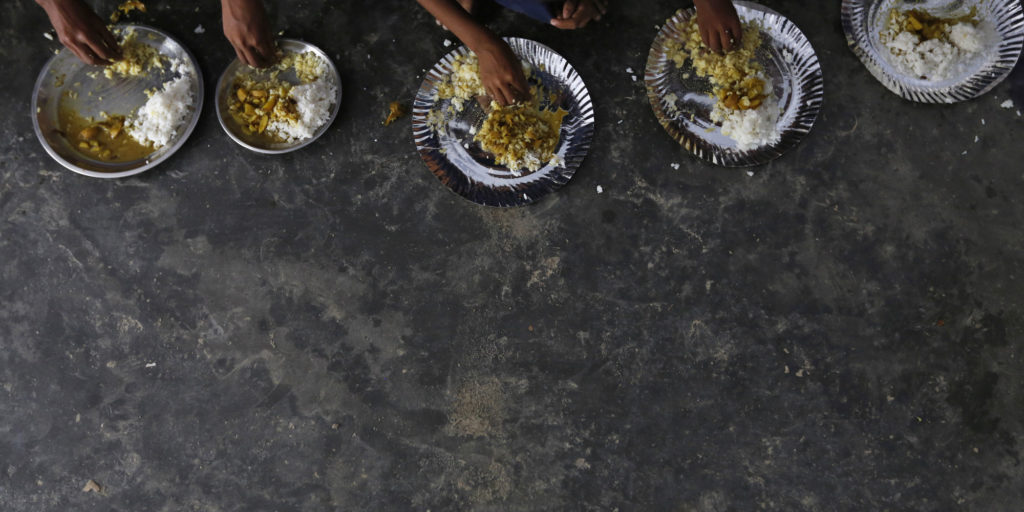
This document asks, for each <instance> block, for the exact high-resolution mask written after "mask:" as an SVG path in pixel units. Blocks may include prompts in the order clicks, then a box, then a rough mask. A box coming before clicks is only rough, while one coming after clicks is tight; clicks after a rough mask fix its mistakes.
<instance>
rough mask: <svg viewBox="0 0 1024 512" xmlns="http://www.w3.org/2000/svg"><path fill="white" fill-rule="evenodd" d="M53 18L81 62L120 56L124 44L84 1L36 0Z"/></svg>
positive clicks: (103, 61)
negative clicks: (120, 43) (119, 41)
mask: <svg viewBox="0 0 1024 512" xmlns="http://www.w3.org/2000/svg"><path fill="white" fill-rule="evenodd" d="M36 3H38V4H39V5H40V6H41V7H42V8H43V9H44V10H45V11H46V15H47V16H48V17H49V18H50V24H52V25H53V28H54V30H56V31H57V37H58V38H60V42H61V43H62V44H63V45H64V46H65V47H67V49H68V50H71V51H72V52H73V53H74V54H75V55H77V56H78V58H79V59H81V60H82V62H85V63H87V64H93V65H100V66H102V65H104V64H109V63H110V61H112V60H117V59H120V58H121V47H120V46H118V44H117V40H116V39H114V35H113V34H111V33H110V30H107V25H106V24H105V23H103V20H101V19H100V17H99V16H97V15H96V13H95V12H93V11H92V9H90V8H89V6H88V5H85V2H83V1H82V0H36Z"/></svg>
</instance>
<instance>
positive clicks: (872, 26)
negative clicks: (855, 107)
mask: <svg viewBox="0 0 1024 512" xmlns="http://www.w3.org/2000/svg"><path fill="white" fill-rule="evenodd" d="M972 6H974V7H977V9H978V19H979V21H980V23H979V25H978V28H979V29H980V30H981V32H982V34H983V42H984V43H985V49H984V51H982V52H980V53H979V54H978V55H977V56H975V58H973V59H971V60H970V61H968V62H967V64H966V65H965V66H964V67H963V68H962V73H960V74H958V75H957V76H953V77H950V78H948V79H946V80H941V81H932V80H923V79H921V78H918V77H914V76H908V75H906V74H904V73H902V72H900V71H899V70H898V69H897V68H896V67H895V66H894V65H893V64H892V62H891V61H890V55H891V54H890V52H889V50H888V49H887V48H886V47H885V46H883V44H882V41H881V32H882V31H883V29H884V28H885V25H886V23H887V21H888V15H889V10H890V9H892V8H893V7H896V8H903V9H924V10H926V11H928V12H930V13H932V14H935V15H938V16H944V17H950V16H958V15H962V14H966V13H967V12H968V10H969V9H970V8H971V7H972ZM842 19H843V31H844V32H845V33H846V42H847V43H848V44H849V45H850V49H852V50H853V53H855V54H856V55H857V57H859V58H860V60H861V62H863V63H864V67H866V68H868V71H870V72H871V74H872V75H873V76H874V77H875V78H876V79H878V81H879V82H881V83H882V85H884V86H885V87H886V88H888V89H889V90H890V91H892V92H894V93H896V94H897V95H899V96H901V97H903V98H905V99H908V100H911V101H918V102H922V103H956V102H959V101H966V100H969V99H972V98H977V97H978V96H981V95H982V94H985V93H986V92H988V91H989V90H991V89H992V88H993V87H995V86H996V84H998V83H999V82H1001V81H1003V79H1004V78H1006V75H1007V74H1009V73H1010V71H1011V70H1012V69H1013V67H1014V65H1015V64H1016V63H1017V59H1018V58H1020V53H1021V47H1022V46H1024V12H1022V9H1021V3H1020V0H986V1H980V2H978V1H965V0H917V1H911V0H843V7H842Z"/></svg>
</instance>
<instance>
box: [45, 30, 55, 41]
mask: <svg viewBox="0 0 1024 512" xmlns="http://www.w3.org/2000/svg"><path fill="white" fill-rule="evenodd" d="M43 37H45V38H47V39H49V40H50V41H53V34H51V33H49V32H43Z"/></svg>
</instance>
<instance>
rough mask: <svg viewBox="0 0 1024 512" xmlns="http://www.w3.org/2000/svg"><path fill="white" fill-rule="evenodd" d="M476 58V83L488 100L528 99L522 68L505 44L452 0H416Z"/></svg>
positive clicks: (500, 101) (509, 100) (527, 87)
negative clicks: (480, 83) (477, 77)
mask: <svg viewBox="0 0 1024 512" xmlns="http://www.w3.org/2000/svg"><path fill="white" fill-rule="evenodd" d="M417 1H418V2H419V3H420V5H422V6H423V7H424V8H425V9H426V10H428V11H430V14H433V15H434V17H435V18H437V20H438V21H440V22H441V23H442V24H443V25H444V26H446V27H448V29H449V30H451V31H452V33H453V34H455V37H458V38H459V40H460V41H462V42H463V43H464V44H465V45H466V46H468V47H469V49H470V50H473V53H475V54H476V56H477V58H479V59H480V81H481V82H483V85H484V89H485V90H487V94H488V95H490V97H491V98H492V99H494V100H495V101H497V102H498V103H501V104H502V105H508V104H511V103H514V102H515V101H516V100H522V99H526V98H527V97H529V94H530V93H529V91H530V88H529V86H528V85H527V84H526V76H525V75H524V74H523V66H522V64H520V62H519V58H518V57H516V56H515V54H514V53H512V49H511V48H509V46H508V44H506V43H505V41H502V40H501V38H499V37H498V36H496V35H495V34H494V33H493V32H491V31H490V30H488V29H487V27H484V26H483V25H481V24H480V23H478V22H477V21H476V20H474V19H473V17H472V16H470V15H469V13H467V12H466V11H465V9H463V8H462V7H461V6H460V5H459V4H458V2H456V1H455V0H417Z"/></svg>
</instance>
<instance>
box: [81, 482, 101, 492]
mask: <svg viewBox="0 0 1024 512" xmlns="http://www.w3.org/2000/svg"><path fill="white" fill-rule="evenodd" d="M101 491H103V486H102V485H100V484H98V483H96V481H95V480H91V479H90V480H89V481H88V482H86V483H85V487H82V492H95V493H99V492H101Z"/></svg>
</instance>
